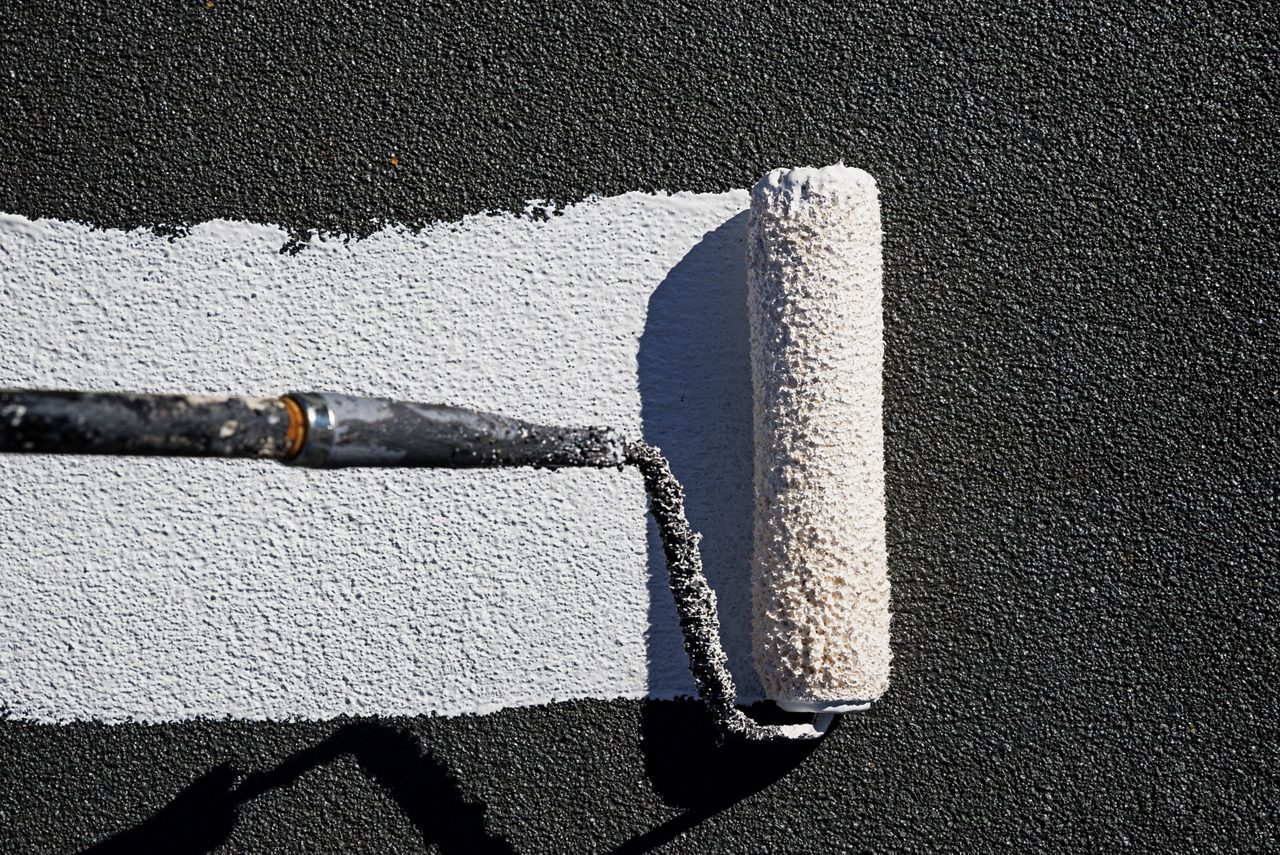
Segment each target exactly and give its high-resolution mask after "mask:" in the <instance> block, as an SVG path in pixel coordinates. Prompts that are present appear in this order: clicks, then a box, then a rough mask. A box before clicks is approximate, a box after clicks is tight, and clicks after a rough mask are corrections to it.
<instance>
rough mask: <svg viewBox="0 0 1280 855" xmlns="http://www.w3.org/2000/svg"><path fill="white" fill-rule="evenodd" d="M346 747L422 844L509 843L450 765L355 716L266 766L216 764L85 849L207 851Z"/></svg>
mask: <svg viewBox="0 0 1280 855" xmlns="http://www.w3.org/2000/svg"><path fill="white" fill-rule="evenodd" d="M345 755H350V756H352V757H354V758H355V759H356V761H357V763H358V764H359V766H360V769H361V770H362V771H363V772H364V773H365V774H366V775H368V776H369V777H370V778H371V779H372V780H373V781H375V782H376V783H378V784H379V785H381V786H382V787H383V788H384V789H385V790H386V791H387V792H388V793H389V794H390V795H391V797H392V798H393V799H394V800H395V802H396V803H397V804H398V805H399V807H400V809H401V810H402V811H403V812H404V815H405V816H406V817H407V818H408V819H409V821H410V822H411V823H413V825H414V827H415V828H416V829H417V830H418V832H419V834H421V836H422V842H423V845H424V846H425V847H427V848H430V847H431V846H432V845H434V846H436V847H437V848H438V849H439V851H441V852H445V853H451V852H456V853H470V852H481V853H500V852H512V851H514V850H513V849H512V848H511V846H510V845H509V844H508V843H507V842H506V841H504V840H502V839H500V838H496V837H494V836H492V835H490V834H489V833H488V832H487V831H486V830H485V826H484V812H485V809H484V806H483V805H480V804H476V803H474V802H468V801H467V800H466V799H464V798H463V796H462V793H461V791H460V790H459V789H458V784H457V781H456V779H455V778H454V776H453V775H452V773H451V772H450V771H449V769H448V767H446V766H445V765H444V764H443V763H441V762H440V761H438V760H436V759H435V758H434V757H432V756H431V754H430V753H429V752H424V751H423V749H422V745H421V743H420V742H419V741H418V739H417V738H416V737H414V736H413V735H412V734H410V733H408V732H406V731H403V730H399V729H397V728H394V727H391V726H389V725H385V724H381V723H379V722H375V721H358V722H353V723H350V724H344V725H342V726H340V727H339V728H338V729H337V730H335V731H334V732H333V733H332V734H331V735H330V736H329V737H328V738H327V739H325V740H323V741H322V742H320V743H318V744H316V745H313V746H311V747H309V748H304V749H302V750H301V751H297V752H295V753H293V754H291V755H290V756H289V757H287V758H286V759H285V760H284V761H283V762H281V763H280V764H279V765H277V766H275V767H273V768H271V769H267V770H264V771H260V772H252V773H249V774H248V775H242V774H240V773H238V772H237V771H236V770H235V769H234V768H233V767H231V766H230V765H228V764H222V765H219V766H215V767H214V768H212V769H210V770H209V771H208V772H206V773H205V774H203V775H201V776H200V777H199V778H197V779H196V780H195V781H194V782H192V783H191V784H190V785H189V786H187V787H186V788H185V789H183V790H182V792H180V793H178V795H176V796H175V797H174V798H173V800H172V801H170V802H169V803H168V804H167V805H165V806H164V807H163V808H161V809H160V810H159V811H157V812H156V813H154V814H153V815H151V816H150V817H148V818H147V819H145V820H143V821H142V822H140V823H139V824H137V825H136V826H134V827H132V828H129V829H126V830H125V831H122V832H120V833H118V834H116V835H114V836H112V837H110V838H108V839H106V840H104V841H102V842H100V843H98V844H96V845H94V846H92V847H90V848H88V849H86V850H84V852H85V853H92V855H126V853H128V855H133V854H134V853H140V852H166V853H176V854H178V855H185V854H186V853H205V852H212V851H213V850H215V849H217V848H218V847H220V846H223V845H224V844H226V843H227V841H228V840H229V839H230V837H231V834H232V832H233V831H234V829H235V826H236V823H237V821H238V819H239V814H240V809H241V808H242V807H243V806H245V805H246V804H248V803H249V802H251V801H253V799H255V798H257V797H258V796H261V795H263V794H264V793H267V792H269V791H271V790H275V789H279V788H281V787H287V786H289V785H290V784H292V783H293V782H294V781H296V780H298V778H300V777H302V775H304V774H306V773H307V772H309V771H311V770H312V769H315V768H318V767H321V766H324V765H327V764H328V763H331V762H333V761H334V760H336V759H337V758H339V757H342V756H345ZM237 782H238V783H237Z"/></svg>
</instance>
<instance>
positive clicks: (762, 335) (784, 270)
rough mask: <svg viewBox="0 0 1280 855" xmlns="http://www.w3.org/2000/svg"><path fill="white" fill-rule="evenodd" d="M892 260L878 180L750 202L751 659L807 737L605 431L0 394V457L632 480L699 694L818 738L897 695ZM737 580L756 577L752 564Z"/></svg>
mask: <svg viewBox="0 0 1280 855" xmlns="http://www.w3.org/2000/svg"><path fill="white" fill-rule="evenodd" d="M880 277H881V264H880V224H879V207H878V201H877V195H876V188H875V183H874V181H873V180H872V178H871V177H870V176H869V175H867V174H866V173H865V172H862V171H860V170H856V169H851V168H848V167H845V166H843V165H836V166H828V167H824V168H821V169H791V170H784V169H779V170H775V171H773V172H770V173H769V174H768V175H766V176H765V177H764V178H762V179H761V180H760V182H759V183H757V184H756V186H755V188H754V189H753V191H752V195H751V217H750V226H749V243H748V294H749V298H748V299H749V314H750V324H751V372H752V380H753V386H754V398H755V402H754V403H755V406H754V426H755V492H756V496H755V502H756V504H755V521H754V544H755V549H754V557H753V563H752V567H751V586H752V601H753V632H752V646H753V658H754V662H755V666H756V670H757V672H758V674H759V677H760V680H761V683H762V684H763V686H764V689H765V692H766V694H767V696H768V697H769V698H770V699H772V700H773V701H774V702H775V703H777V705H778V706H780V707H781V708H782V709H784V710H788V711H791V712H797V713H811V714H814V716H815V717H814V719H813V721H812V722H811V723H807V724H786V725H769V724H761V723H759V722H756V721H755V720H753V719H751V718H750V717H749V716H747V715H746V714H745V713H744V712H743V711H742V710H740V709H738V708H737V706H736V701H737V691H736V688H735V686H734V681H733V677H732V675H731V674H730V673H729V670H728V667H727V665H726V662H727V657H726V656H725V653H724V650H723V647H722V646H721V643H720V635H719V619H718V616H717V610H716V598H715V593H714V592H713V591H712V589H711V587H710V585H709V584H708V583H707V580H706V577H705V575H704V574H703V572H702V561H701V556H700V553H699V549H698V541H699V535H697V534H696V533H695V532H693V531H692V529H691V528H690V526H689V523H688V520H687V518H686V515H685V512H684V491H683V489H682V488H681V486H680V484H679V482H678V481H677V480H676V478H675V477H674V475H673V474H672V471H671V468H670V465H669V464H668V462H667V460H666V459H665V458H664V457H663V456H662V453H661V451H660V450H659V449H657V448H654V447H652V446H649V445H647V444H645V443H643V442H637V441H632V440H628V439H626V438H624V437H622V436H621V435H620V434H619V433H617V432H616V431H614V430H611V429H609V428H597V427H585V428H578V427H557V426H548V425H540V424H534V423H531V422H526V421H523V420H520V419H515V418H511V417H508V416H505V415H499V414H495V413H484V412H479V411H476V410H471V409H466V408H461V407H451V406H444V405H438V404H419V403H412V402H406V401H395V400H389V399H383V398H368V397H356V396H349V395H341V394H335V393H330V392H318V393H317V392H307V393H291V394H288V395H284V396H281V397H267V398H263V397H244V396H191V395H152V394H128V393H86V392H72V391H42V390H36V391H29V390H12V391H0V452H25V453H54V454H128V455H178V456H191V457H223V458H260V459H274V460H278V461H281V462H284V463H287V464H291V465H296V466H307V467H314V468H338V467H350V466H361V467H447V468H473V467H509V466H532V467H538V468H545V469H560V468H566V467H593V468H610V467H622V466H628V465H629V466H635V467H636V468H638V469H639V471H640V473H641V475H642V477H643V479H644V483H645V488H646V490H647V492H648V495H649V510H650V512H651V513H652V515H653V517H654V519H655V521H656V522H657V527H658V531H659V534H660V537H661V541H662V545H663V551H664V553H665V556H666V561H667V567H668V576H669V582H670V587H671V592H672V595H673V598H674V600H675V603H676V610H677V613H678V615H679V619H680V627H681V632H682V634H683V637H684V645H685V651H686V653H687V655H688V658H689V667H690V672H691V673H692V675H693V679H694V683H695V686H696V688H697V690H698V694H699V695H700V697H701V698H702V699H703V701H704V702H705V703H706V705H707V708H708V710H709V711H710V712H711V714H712V716H713V717H714V719H715V721H716V724H717V726H718V729H719V732H720V734H721V735H722V737H724V736H729V737H736V738H739V739H744V740H749V741H759V740H776V739H801V740H803V739H815V738H818V737H820V736H821V735H822V734H823V733H825V732H826V730H827V729H828V727H829V726H830V723H831V721H832V716H833V715H834V714H836V713H843V712H850V711H854V710H863V709H866V708H867V706H868V705H869V704H870V703H871V702H872V701H873V700H875V699H877V698H879V697H880V696H881V695H882V694H883V693H884V692H885V690H886V689H887V688H888V681H889V663H890V658H891V654H890V649H889V619H890V614H889V580H888V574H887V556H886V550H885V537H884V475H883V471H884V465H883V429H882V418H881V404H882V392H881V364H882V361H883V322H882V318H881V305H880V304H881V283H880ZM744 571H745V568H744Z"/></svg>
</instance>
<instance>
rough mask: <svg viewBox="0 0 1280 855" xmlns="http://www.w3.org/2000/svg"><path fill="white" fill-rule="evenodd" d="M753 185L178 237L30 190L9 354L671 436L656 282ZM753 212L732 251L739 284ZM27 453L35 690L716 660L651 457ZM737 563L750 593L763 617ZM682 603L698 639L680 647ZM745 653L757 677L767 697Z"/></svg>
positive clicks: (670, 683) (264, 693) (488, 677)
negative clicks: (664, 603) (316, 462)
mask: <svg viewBox="0 0 1280 855" xmlns="http://www.w3.org/2000/svg"><path fill="white" fill-rule="evenodd" d="M746 205H747V194H746V193H745V192H741V191H738V192H731V193H725V194H707V195H676V196H665V195H664V196H653V195H646V194H639V193H635V194H628V195H625V196H621V197H615V198H611V199H596V200H591V201H587V202H584V203H581V204H578V205H574V206H571V207H569V208H568V209H566V210H565V211H563V212H562V213H561V214H559V215H558V216H555V217H552V218H550V219H547V220H536V219H532V218H528V217H521V216H514V215H504V216H474V217H468V218H466V219H464V220H463V221H461V222H460V223H453V224H440V225H437V226H433V227H431V228H428V229H426V230H424V231H422V232H421V233H418V234H413V233H410V232H408V231H405V230H400V229H387V230H384V231H382V232H379V233H377V234H374V235H372V236H370V237H368V238H366V239H364V240H361V241H357V242H349V241H346V240H325V239H321V238H318V237H317V238H313V239H312V240H311V241H310V242H309V243H308V244H307V245H306V246H305V247H303V248H302V250H301V251H300V252H298V253H297V254H287V253H283V254H282V253H281V252H280V251H279V250H280V248H281V246H282V245H283V244H284V243H285V241H286V239H287V236H286V235H285V233H284V232H282V231H280V230H277V229H273V228H270V227H265V226H256V225H248V224H244V223H230V222H211V223H207V224H203V225H200V226H197V227H196V228H194V229H192V230H191V233H190V235H188V236H185V237H181V238H178V239H174V240H170V239H166V238H163V237H158V236H156V235H154V234H152V233H150V232H143V231H133V232H121V231H115V230H106V231H94V230H91V229H89V228H86V227H84V226H81V225H77V224H73V223H65V222H56V221H47V220H42V221H31V220H27V219H25V218H22V217H18V216H8V217H5V218H4V219H3V221H0V252H2V253H3V254H4V255H5V257H6V258H7V260H8V273H7V283H6V285H7V288H8V291H9V293H10V295H11V306H10V311H8V312H7V313H6V314H5V316H4V318H3V319H2V320H0V325H2V326H3V329H2V332H3V335H2V336H0V340H2V342H3V343H2V344H0V384H3V385H5V386H9V387H19V386H25V387H54V388H83V389H104V390H109V389H129V390H137V391H151V392H160V391H186V392H193V393H214V392H219V391H228V390H230V391H236V392H238V393H239V392H244V393H250V394H273V393H279V392H282V391H288V390H294V389H302V390H305V389H313V388H321V389H337V390H342V391H344V392H348V393H353V394H362V395H381V396H389V397H400V398H406V399H410V400H418V401H435V402H444V403H452V404H458V405H465V406H473V407H477V408H481V409H486V410H493V411H498V412H503V413H508V414H512V415H515V416H518V417H521V418H527V419H530V420H532V421H538V422H543V423H550V424H607V425H611V426H615V427H617V428H618V429H620V430H622V431H623V432H625V433H629V434H631V435H633V436H640V435H642V434H643V432H644V426H643V424H642V420H641V409H642V401H641V392H640V380H639V378H638V375H637V372H638V348H639V342H640V339H641V337H642V335H644V334H645V331H646V325H647V322H648V320H649V318H648V303H649V301H650V299H651V297H652V296H653V293H654V290H655V289H656V288H657V287H658V286H659V285H660V284H661V283H663V282H664V281H665V280H666V279H667V278H668V274H669V272H670V270H671V268H672V267H673V266H674V265H676V264H677V263H678V262H680V261H681V260H682V258H684V256H685V255H686V254H688V253H689V251H690V250H691V249H692V248H693V247H694V246H695V245H697V244H699V243H700V241H701V240H702V239H703V237H704V235H705V234H706V233H707V232H709V231H713V230H716V229H718V228H721V227H724V226H725V224H726V223H732V225H731V226H730V228H732V229H735V230H740V227H741V225H742V218H741V217H740V216H739V215H740V213H741V212H742V211H743V209H744V208H745V207H746ZM735 218H736V219H735ZM741 238H742V235H741V234H740V231H739V232H737V233H735V238H734V239H732V240H728V241H721V242H720V243H719V244H718V246H719V247H720V250H719V251H720V252H722V253H723V254H724V257H722V258H717V259H712V260H711V261H710V262H709V263H708V264H707V266H706V271H707V274H708V275H709V276H711V277H716V276H720V277H730V278H733V279H734V280H735V281H734V282H733V283H731V284H730V285H729V286H728V287H729V290H730V291H736V292H737V293H738V294H739V295H740V294H741V289H742V287H743V286H744V283H743V282H742V275H743V262H742V259H741V255H742V253H743V252H744V247H743V243H742V239H741ZM686 285H687V287H694V288H703V289H713V290H714V289H717V288H718V287H719V286H717V284H716V283H715V282H708V281H706V280H703V281H699V282H692V281H690V282H687V283H686ZM725 311H726V312H729V313H740V312H742V311H743V309H742V307H740V306H738V305H729V306H726V307H725ZM659 320H660V319H659ZM671 368H672V369H673V370H676V369H677V368H678V369H680V370H687V368H688V366H674V365H673V366H671ZM739 368H740V369H741V370H746V366H745V365H742V366H739ZM665 379H668V380H670V381H671V382H672V383H673V384H674V385H677V386H678V383H677V382H676V378H674V377H673V378H665ZM663 381H664V378H661V377H654V376H648V377H647V378H646V380H645V382H646V383H647V384H659V385H661V384H662V383H663ZM712 403H714V402H712ZM707 405H708V404H707V402H702V403H701V406H707ZM728 427H729V426H727V425H726V426H725V428H724V429H726V430H727V429H728ZM746 442H747V444H748V445H749V437H747V438H746ZM726 443H727V444H728V445H729V446H730V448H734V447H740V446H741V443H742V440H738V439H732V438H730V439H727V440H726ZM739 459H740V456H739ZM681 474H682V473H677V476H678V477H680V475H681ZM698 474H699V473H697V472H694V473H690V476H689V477H697V476H698ZM0 481H2V482H3V484H4V489H3V491H0V501H2V502H3V512H4V518H5V523H6V524H5V525H4V526H3V528H2V529H0V549H3V551H4V553H5V554H6V555H9V556H23V560H21V561H10V562H7V563H6V564H5V565H4V567H3V573H4V580H3V581H4V588H5V590H6V592H7V594H8V600H7V604H6V608H5V609H3V610H0V636H3V637H4V638H5V639H6V643H5V645H4V647H3V649H2V654H0V655H2V657H3V658H0V691H2V693H3V697H4V703H5V704H6V706H7V710H8V714H9V715H11V716H14V717H17V718H22V719H32V720H36V721H65V720H68V719H100V720H105V721H123V720H137V721H165V720H176V719H184V718H191V717H206V716H207V717H221V716H228V715H229V716H234V717H239V718H247V719H292V718H329V717H333V716H336V715H342V714H353V715H358V714H383V715H391V714H416V713H443V714H456V713H462V712H484V711H488V710H493V709H497V708H500V707H504V706H510V705H523V704H532V703H545V702H549V701H552V700H558V699H566V698H577V697H598V698H610V697H618V696H625V697H643V696H650V697H672V696H677V695H682V694H689V693H690V692H691V691H692V683H691V681H690V679H689V675H688V673H687V670H686V665H685V662H684V660H683V655H682V654H681V652H680V640H679V634H678V631H675V627H674V626H670V625H668V626H665V627H664V626H662V625H659V626H658V627H656V628H651V626H650V602H649V593H650V578H649V576H650V565H651V562H650V556H649V545H648V541H647V533H646V530H647V526H648V523H647V521H646V515H645V507H646V498H645V495H644V489H643V484H642V481H641V479H640V478H639V477H638V476H637V474H636V473H635V472H634V471H627V472H618V471H562V472H556V473H547V472H537V471H530V470H525V471H522V470H514V471H485V472H444V471H424V470H416V471H400V472H391V471H358V470H345V471H340V472H310V471H299V470H294V469H288V468H284V467H278V466H270V465H265V464H261V463H253V462H231V461H187V460H160V459H124V458H98V459H68V458H51V457H19V456H5V457H0ZM729 498H730V499H732V498H733V497H732V496H730V497H729ZM713 510H714V509H713ZM732 536H734V537H737V538H745V537H746V536H747V533H746V532H745V531H739V532H734V533H733V535H732ZM729 546H730V548H731V549H732V548H733V546H734V544H729ZM707 548H708V549H716V548H718V547H717V545H716V544H714V543H713V544H708V546H707ZM740 551H741V550H740V549H739V552H740ZM737 570H738V572H739V574H740V579H739V582H738V584H737V585H734V586H730V587H728V588H727V589H726V590H723V591H722V597H723V598H724V600H725V601H726V609H725V613H726V619H727V620H728V621H730V622H733V621H737V622H738V623H739V624H741V623H742V622H743V620H744V618H745V614H746V612H747V605H746V597H747V595H746V591H745V588H746V584H745V576H746V566H745V563H743V564H739V565H738V568H737ZM661 582H662V584H664V585H665V579H662V580H661ZM655 632H656V633H663V632H666V633H669V634H672V638H671V639H670V644H669V645H668V649H670V650H671V651H673V652H674V654H675V656H674V657H673V659H674V661H670V662H667V663H665V664H664V665H659V666H658V667H653V668H651V663H650V659H651V658H652V656H651V650H652V648H653V646H654V644H655V640H654V639H653V638H651V637H649V636H650V634H651V633H655ZM746 632H747V630H746V629H745V628H744V627H743V626H741V625H740V626H739V627H737V628H736V630H735V631H732V632H730V633H728V635H729V637H730V638H731V639H737V640H738V641H739V642H740V641H741V639H742V638H743V637H744V636H745V634H746ZM743 652H744V651H743V650H742V645H741V643H739V644H738V650H737V658H738V661H737V662H736V663H735V665H736V670H737V671H739V672H741V673H742V674H743V675H744V676H745V679H746V684H745V686H744V690H745V691H744V693H743V694H744V697H746V698H748V699H749V698H751V697H758V696H759V688H758V686H757V685H755V683H754V679H753V678H752V676H751V674H750V671H749V668H748V666H747V665H746V664H745V662H743V661H742V659H743V658H744V657H743V655H742V654H743Z"/></svg>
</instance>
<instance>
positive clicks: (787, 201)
mask: <svg viewBox="0 0 1280 855" xmlns="http://www.w3.org/2000/svg"><path fill="white" fill-rule="evenodd" d="M747 246H748V253H749V255H748V265H747V266H748V274H747V280H748V283H749V299H750V317H751V373H752V380H753V384H754V387H755V428H756V456H755V468H756V515H755V556H754V560H753V562H752V580H751V581H752V584H751V589H752V591H751V593H752V603H753V609H754V612H753V614H754V626H753V630H754V631H753V635H752V641H753V651H754V654H755V665H756V671H757V672H758V673H759V675H760V679H761V682H762V683H763V684H764V688H765V692H766V693H767V694H768V696H769V697H770V698H773V699H775V700H779V701H784V702H797V701H798V702H805V703H818V704H822V703H827V702H830V703H832V704H839V703H840V702H842V701H843V702H849V701H855V702H856V701H860V700H874V699H876V698H879V697H880V696H881V695H883V694H884V692H885V690H887V689H888V688H889V660H890V658H891V653H890V650H889V574H888V561H887V558H886V554H885V538H884V430H883V417H882V414H881V410H882V402H883V397H884V396H883V392H882V389H881V386H882V381H881V372H882V364H883V361H884V322H883V319H882V315H881V307H880V303H881V260H880V206H879V200H878V197H877V194H876V185H875V181H874V180H873V179H872V177H871V176H870V175H868V174H867V173H865V172H863V171H862V170H859V169H851V168H849V167H846V166H844V165H835V166H828V167H823V168H821V169H804V168H798V169H789V170H788V169H777V170H774V171H773V172H770V173H769V174H768V175H766V176H765V177H764V178H762V179H761V180H760V182H759V183H758V184H756V186H755V188H754V190H753V191H752V193H751V224H750V228H749V237H748V241H747Z"/></svg>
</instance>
